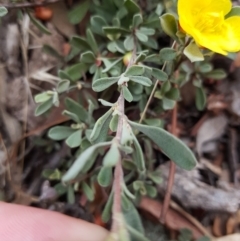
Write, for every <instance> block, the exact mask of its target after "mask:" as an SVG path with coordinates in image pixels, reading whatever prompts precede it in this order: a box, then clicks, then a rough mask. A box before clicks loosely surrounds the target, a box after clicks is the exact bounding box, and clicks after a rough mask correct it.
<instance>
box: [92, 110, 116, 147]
mask: <svg viewBox="0 0 240 241" xmlns="http://www.w3.org/2000/svg"><path fill="white" fill-rule="evenodd" d="M112 113H113V108H110V109H109V110H108V111H107V112H106V113H105V114H104V115H103V116H101V117H100V118H99V119H98V120H97V121H96V123H95V125H94V128H93V130H92V133H91V136H90V141H91V142H93V141H95V140H96V139H97V138H98V137H99V135H100V134H101V131H102V129H103V125H104V124H105V122H106V121H107V120H108V119H109V117H110V116H111V115H112Z"/></svg>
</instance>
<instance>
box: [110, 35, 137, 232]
mask: <svg viewBox="0 0 240 241" xmlns="http://www.w3.org/2000/svg"><path fill="white" fill-rule="evenodd" d="M133 38H134V49H133V52H132V57H131V59H130V61H129V64H128V66H127V69H129V68H130V67H131V66H132V65H133V64H134V62H135V59H136V52H137V51H136V48H137V42H136V41H137V40H136V37H135V35H133ZM117 103H118V111H119V119H118V127H117V133H116V139H117V141H118V142H119V143H120V141H121V137H122V131H123V121H124V116H125V100H124V96H123V90H122V89H121V91H120V96H119V98H118V102H117ZM122 182H123V169H122V162H121V159H120V160H118V163H117V165H116V167H115V170H114V183H113V191H114V195H113V209H112V213H113V222H112V228H111V230H112V232H115V233H117V232H118V230H119V225H120V223H119V215H120V214H121V212H122V210H121V209H122V208H121V206H122Z"/></svg>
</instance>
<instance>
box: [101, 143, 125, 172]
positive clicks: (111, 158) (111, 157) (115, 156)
mask: <svg viewBox="0 0 240 241" xmlns="http://www.w3.org/2000/svg"><path fill="white" fill-rule="evenodd" d="M120 160H121V154H120V151H119V149H118V146H117V144H116V143H115V142H113V144H112V145H111V147H110V149H109V150H108V152H107V154H106V155H105V156H104V158H103V166H105V167H113V166H115V165H116V164H117V162H118V161H120Z"/></svg>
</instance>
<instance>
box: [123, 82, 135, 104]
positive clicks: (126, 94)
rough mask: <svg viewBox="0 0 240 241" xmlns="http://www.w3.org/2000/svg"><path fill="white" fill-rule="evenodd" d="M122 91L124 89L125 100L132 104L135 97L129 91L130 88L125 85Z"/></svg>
mask: <svg viewBox="0 0 240 241" xmlns="http://www.w3.org/2000/svg"><path fill="white" fill-rule="evenodd" d="M122 89H123V97H124V99H125V100H127V101H128V102H132V101H133V96H132V94H131V92H130V91H129V89H128V87H126V86H125V85H123V86H122Z"/></svg>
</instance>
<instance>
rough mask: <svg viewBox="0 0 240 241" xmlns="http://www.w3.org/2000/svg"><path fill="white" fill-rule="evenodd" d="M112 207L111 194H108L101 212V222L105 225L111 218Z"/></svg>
mask: <svg viewBox="0 0 240 241" xmlns="http://www.w3.org/2000/svg"><path fill="white" fill-rule="evenodd" d="M112 205H113V192H111V193H110V195H109V197H108V199H107V203H106V205H105V207H104V209H103V212H102V220H103V222H105V223H107V222H108V221H109V219H110V217H111V213H112V212H111V211H112Z"/></svg>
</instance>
